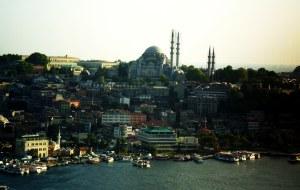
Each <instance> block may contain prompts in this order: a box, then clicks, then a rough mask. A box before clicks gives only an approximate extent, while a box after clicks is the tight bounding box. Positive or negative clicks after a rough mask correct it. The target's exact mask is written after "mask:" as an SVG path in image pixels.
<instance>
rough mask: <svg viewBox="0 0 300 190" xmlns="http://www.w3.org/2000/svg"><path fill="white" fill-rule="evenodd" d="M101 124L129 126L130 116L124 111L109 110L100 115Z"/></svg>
mask: <svg viewBox="0 0 300 190" xmlns="http://www.w3.org/2000/svg"><path fill="white" fill-rule="evenodd" d="M101 123H102V124H117V123H118V124H129V123H130V114H129V113H128V112H127V111H124V110H110V111H108V112H105V113H104V114H102V121H101Z"/></svg>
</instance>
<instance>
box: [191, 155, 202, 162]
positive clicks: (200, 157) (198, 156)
mask: <svg viewBox="0 0 300 190" xmlns="http://www.w3.org/2000/svg"><path fill="white" fill-rule="evenodd" d="M192 158H193V160H194V161H195V162H196V163H203V158H202V156H201V155H199V154H193V156H192Z"/></svg>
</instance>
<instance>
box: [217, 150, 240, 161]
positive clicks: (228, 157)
mask: <svg viewBox="0 0 300 190" xmlns="http://www.w3.org/2000/svg"><path fill="white" fill-rule="evenodd" d="M215 158H216V159H217V160H222V161H227V162H239V161H240V159H239V157H238V156H237V155H235V154H232V153H231V152H219V153H217V154H216V155H215Z"/></svg>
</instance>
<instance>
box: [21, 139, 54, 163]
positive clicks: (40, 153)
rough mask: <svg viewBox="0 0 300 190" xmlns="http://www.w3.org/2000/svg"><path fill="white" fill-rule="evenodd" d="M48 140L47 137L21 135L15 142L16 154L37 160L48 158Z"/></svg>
mask: <svg viewBox="0 0 300 190" xmlns="http://www.w3.org/2000/svg"><path fill="white" fill-rule="evenodd" d="M48 146H49V140H48V139H47V137H44V136H40V135H39V134H35V135H23V136H22V137H21V138H20V139H17V140H16V153H17V154H18V155H26V154H32V156H36V157H39V158H45V157H48Z"/></svg>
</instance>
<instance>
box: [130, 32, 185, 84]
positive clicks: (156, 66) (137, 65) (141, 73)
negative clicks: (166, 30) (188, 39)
mask: <svg viewBox="0 0 300 190" xmlns="http://www.w3.org/2000/svg"><path fill="white" fill-rule="evenodd" d="M176 45H177V46H176V66H175V65H174V66H173V55H174V51H173V50H174V32H172V39H171V52H170V59H168V58H167V56H166V55H165V54H164V53H163V52H162V51H161V49H160V48H159V47H157V46H150V47H148V48H147V49H146V50H145V51H144V53H143V54H142V56H141V57H140V58H139V59H137V60H136V61H133V62H131V64H130V66H129V78H131V79H150V80H158V79H160V77H161V76H163V75H164V76H166V77H168V78H169V79H175V78H177V77H174V75H177V74H179V73H178V72H174V71H175V70H178V71H179V68H178V67H179V34H178V36H177V43H176ZM180 75H181V73H180Z"/></svg>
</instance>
